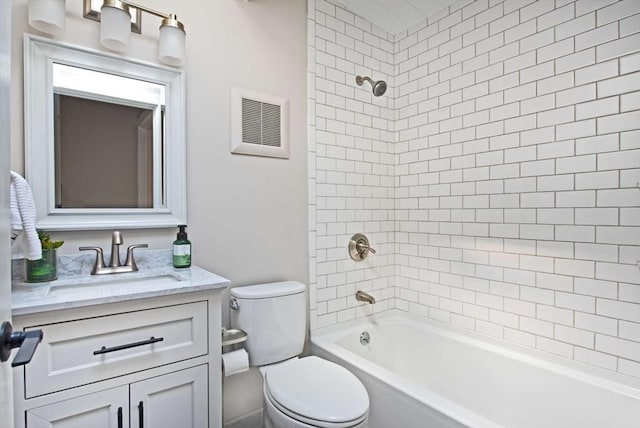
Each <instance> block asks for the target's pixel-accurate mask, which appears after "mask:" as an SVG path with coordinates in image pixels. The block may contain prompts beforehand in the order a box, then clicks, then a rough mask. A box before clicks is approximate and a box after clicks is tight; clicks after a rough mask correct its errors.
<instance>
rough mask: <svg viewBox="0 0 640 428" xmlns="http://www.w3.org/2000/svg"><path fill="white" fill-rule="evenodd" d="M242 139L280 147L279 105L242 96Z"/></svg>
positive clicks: (248, 142)
mask: <svg viewBox="0 0 640 428" xmlns="http://www.w3.org/2000/svg"><path fill="white" fill-rule="evenodd" d="M242 141H243V142H244V143H247V144H259V145H264V146H271V147H281V146H282V141H281V134H280V106H279V105H275V104H269V103H263V102H260V101H255V100H251V99H248V98H242Z"/></svg>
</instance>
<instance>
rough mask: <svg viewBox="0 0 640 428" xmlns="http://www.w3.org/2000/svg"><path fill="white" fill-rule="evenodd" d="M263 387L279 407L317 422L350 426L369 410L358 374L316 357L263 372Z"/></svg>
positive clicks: (309, 420)
mask: <svg viewBox="0 0 640 428" xmlns="http://www.w3.org/2000/svg"><path fill="white" fill-rule="evenodd" d="M265 390H266V392H267V394H268V396H269V397H270V398H271V401H272V402H273V404H274V405H276V407H278V408H279V409H280V410H282V411H283V412H285V413H287V414H288V415H289V416H291V417H293V418H294V419H297V420H302V421H304V422H307V423H311V424H313V425H316V426H335V425H334V424H337V425H340V426H352V425H355V423H356V422H359V421H360V420H362V419H364V417H366V415H367V412H368V410H369V395H368V394H367V390H366V389H365V388H364V385H362V383H361V382H360V381H359V380H358V378H357V377H355V375H354V374H353V373H351V372H350V371H348V370H347V369H345V368H344V367H341V366H339V365H337V364H334V363H332V362H329V361H327V360H323V359H322V358H318V357H306V358H301V359H299V360H295V361H292V362H291V363H288V364H283V365H281V366H278V367H273V368H272V369H271V370H269V371H267V373H266V374H265ZM352 422H353V423H352Z"/></svg>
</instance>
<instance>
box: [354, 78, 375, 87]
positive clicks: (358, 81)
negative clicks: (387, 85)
mask: <svg viewBox="0 0 640 428" xmlns="http://www.w3.org/2000/svg"><path fill="white" fill-rule="evenodd" d="M365 80H366V81H367V82H369V83H371V85H372V86H373V85H374V84H375V83H376V82H374V81H373V80H372V79H371V78H370V77H366V76H365V77H362V76H356V83H357V84H358V86H362V84H363V83H364V81H365Z"/></svg>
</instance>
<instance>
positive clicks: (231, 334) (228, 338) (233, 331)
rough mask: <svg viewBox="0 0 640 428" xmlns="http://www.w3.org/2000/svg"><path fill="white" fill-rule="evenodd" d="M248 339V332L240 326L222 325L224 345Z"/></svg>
mask: <svg viewBox="0 0 640 428" xmlns="http://www.w3.org/2000/svg"><path fill="white" fill-rule="evenodd" d="M246 341H247V333H246V332H244V331H243V330H240V329H238V328H230V329H226V328H224V327H222V346H230V345H235V344H237V343H242V342H246Z"/></svg>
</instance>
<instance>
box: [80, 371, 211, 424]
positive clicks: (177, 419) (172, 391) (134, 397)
mask: <svg viewBox="0 0 640 428" xmlns="http://www.w3.org/2000/svg"><path fill="white" fill-rule="evenodd" d="M208 373H209V371H208V366H207V365H206V364H204V365H201V366H197V367H193V368H190V369H187V370H180V371H178V372H174V373H169V374H166V375H163V376H158V377H154V378H151V379H147V380H143V381H141V382H137V383H132V384H131V389H130V392H131V428H176V427H180V428H204V427H207V426H209V422H208V421H209V408H208V403H209V388H208V377H209V375H208ZM92 428H94V427H92Z"/></svg>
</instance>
